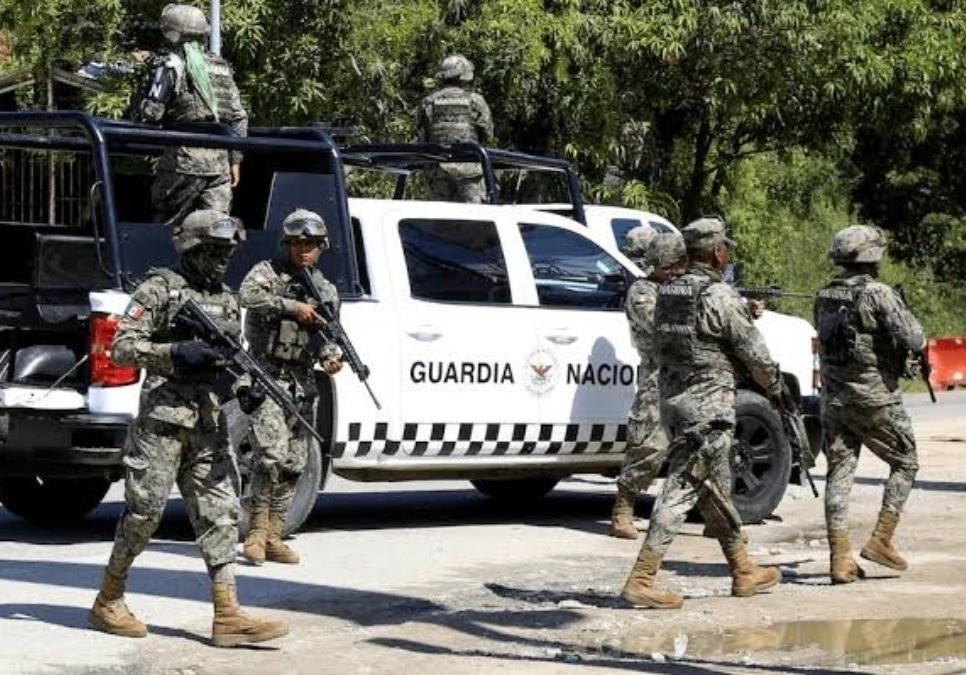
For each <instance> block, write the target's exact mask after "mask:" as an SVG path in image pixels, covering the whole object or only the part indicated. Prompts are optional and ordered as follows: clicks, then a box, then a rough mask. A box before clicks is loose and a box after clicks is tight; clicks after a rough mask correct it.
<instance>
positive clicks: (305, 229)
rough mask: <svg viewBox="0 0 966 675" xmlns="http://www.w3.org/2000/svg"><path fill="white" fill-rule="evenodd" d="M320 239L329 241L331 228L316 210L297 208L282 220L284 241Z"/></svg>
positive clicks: (323, 242) (325, 241)
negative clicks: (329, 228)
mask: <svg viewBox="0 0 966 675" xmlns="http://www.w3.org/2000/svg"><path fill="white" fill-rule="evenodd" d="M293 240H303V241H319V242H321V243H322V244H324V245H326V246H327V245H328V243H329V230H328V228H327V227H326V226H325V220H323V219H322V216H320V215H319V214H318V213H316V212H315V211H309V210H308V209H295V210H294V211H292V212H291V213H290V214H288V216H286V217H285V220H284V221H283V222H282V241H293Z"/></svg>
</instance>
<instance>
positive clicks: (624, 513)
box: [610, 225, 687, 539]
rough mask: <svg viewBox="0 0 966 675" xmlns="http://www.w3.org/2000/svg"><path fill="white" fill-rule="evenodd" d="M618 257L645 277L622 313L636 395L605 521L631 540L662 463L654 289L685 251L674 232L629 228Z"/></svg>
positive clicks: (681, 263)
mask: <svg viewBox="0 0 966 675" xmlns="http://www.w3.org/2000/svg"><path fill="white" fill-rule="evenodd" d="M624 254H625V255H626V256H627V257H628V258H630V259H631V260H632V261H633V262H634V264H635V265H637V266H638V267H639V268H640V269H641V270H643V271H644V273H645V274H646V275H647V276H646V277H645V278H643V279H638V280H637V281H635V282H634V283H633V284H632V285H631V287H630V288H629V289H628V291H627V299H626V301H625V302H624V311H625V312H626V314H627V322H628V324H629V326H630V330H631V340H632V341H633V342H634V347H635V348H636V349H637V354H638V356H640V358H641V363H640V365H639V366H638V368H637V393H636V395H635V396H634V402H633V403H632V404H631V411H630V415H629V418H628V421H627V451H626V454H625V455H624V466H623V467H621V474H620V477H619V478H618V479H617V496H616V497H615V499H614V508H613V510H612V512H611V517H610V534H611V536H612V537H618V538H621V539H637V528H636V527H634V504H635V503H636V502H637V495H638V494H640V493H641V492H644V491H646V490H647V488H648V486H650V484H651V483H652V482H653V481H654V479H655V478H656V477H657V473H658V471H660V469H661V466H663V464H664V460H665V459H667V447H668V442H667V434H666V433H665V430H664V425H662V424H661V416H660V410H659V408H658V387H657V374H658V365H657V350H656V349H655V346H654V307H655V305H656V304H657V289H658V286H659V285H660V284H662V283H664V282H666V281H668V280H669V279H671V278H673V277H675V276H678V275H680V274H681V273H683V272H684V268H685V265H686V262H687V250H686V249H685V246H684V238H683V237H682V236H681V234H680V233H678V232H668V233H665V234H658V233H656V232H655V231H654V229H653V228H652V227H650V226H649V225H641V226H638V227H635V228H634V229H633V230H631V231H630V232H628V233H627V237H626V238H625V240H624Z"/></svg>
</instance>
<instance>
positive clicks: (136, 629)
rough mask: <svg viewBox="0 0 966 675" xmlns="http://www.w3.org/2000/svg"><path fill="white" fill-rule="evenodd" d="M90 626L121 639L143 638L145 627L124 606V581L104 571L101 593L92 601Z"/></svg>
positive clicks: (145, 632)
mask: <svg viewBox="0 0 966 675" xmlns="http://www.w3.org/2000/svg"><path fill="white" fill-rule="evenodd" d="M90 623H91V626H92V627H94V628H96V629H97V630H100V631H104V632H105V633H110V634H111V635H121V636H123V637H138V638H140V637H144V636H146V635H147V634H148V629H147V626H145V625H144V624H143V623H142V622H141V621H140V620H138V618H137V617H136V616H134V614H133V613H131V610H129V609H128V608H127V605H125V604H124V579H119V578H118V577H116V576H114V575H113V574H111V573H110V572H108V571H107V570H104V581H102V582H101V592H100V593H98V594H97V599H95V600H94V607H92V608H91V614H90Z"/></svg>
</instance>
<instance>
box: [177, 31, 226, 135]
mask: <svg viewBox="0 0 966 675" xmlns="http://www.w3.org/2000/svg"><path fill="white" fill-rule="evenodd" d="M184 62H185V67H186V68H187V71H188V81H189V82H190V83H191V86H192V87H194V90H195V91H197V92H198V95H199V96H200V97H201V99H202V100H203V101H204V102H205V104H206V105H207V106H208V107H209V108H210V109H211V112H212V114H213V115H214V116H215V121H216V122H217V121H218V99H217V97H216V96H215V88H214V87H212V86H211V78H210V77H209V76H208V63H207V62H206V61H205V53H204V51H203V50H202V48H201V45H200V44H198V43H197V42H194V41H192V42H186V43H184Z"/></svg>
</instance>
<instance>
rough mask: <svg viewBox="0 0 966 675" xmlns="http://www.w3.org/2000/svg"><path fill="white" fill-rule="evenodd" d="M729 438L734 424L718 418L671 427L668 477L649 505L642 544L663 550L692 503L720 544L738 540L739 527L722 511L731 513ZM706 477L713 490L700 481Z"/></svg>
mask: <svg viewBox="0 0 966 675" xmlns="http://www.w3.org/2000/svg"><path fill="white" fill-rule="evenodd" d="M733 438H734V427H733V426H730V425H726V424H725V423H723V422H718V423H716V424H715V426H711V427H708V426H704V425H702V426H701V427H692V428H690V429H686V430H681V431H678V430H673V431H672V440H671V445H670V448H669V450H668V456H669V460H668V462H669V465H668V476H667V479H666V480H665V481H664V488H663V489H662V490H661V494H660V495H658V498H657V501H656V502H655V504H654V510H653V512H652V513H651V522H650V524H649V525H648V528H647V538H646V539H645V540H644V548H647V549H649V550H651V551H654V552H656V553H660V554H661V555H664V554H665V553H667V550H668V548H669V547H670V546H671V542H673V541H674V537H675V536H677V533H678V532H679V531H680V530H681V525H683V524H684V520H685V518H687V515H688V513H689V512H690V511H691V509H692V508H694V506H695V505H697V507H698V509H699V510H700V512H701V515H702V516H703V517H704V520H705V522H706V523H708V524H709V525H710V526H711V527H712V529H713V530H714V531H715V532H717V533H718V539H719V540H720V541H721V543H722V544H723V545H729V544H734V543H737V542H738V541H739V540H740V539H739V537H740V536H741V533H740V530H739V529H737V528H736V527H735V526H734V525H733V524H732V523H731V522H730V521H729V520H728V519H727V518H725V516H724V515H723V514H724V512H725V510H730V511H731V512H732V513H735V511H734V504H732V502H731V443H732V440H733ZM706 480H707V481H708V482H709V483H711V484H713V486H714V488H715V489H714V490H713V491H712V490H710V489H709V488H708V487H707V486H706V485H704V481H706ZM734 517H735V519H736V520H737V516H736V515H735V516H734Z"/></svg>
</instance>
